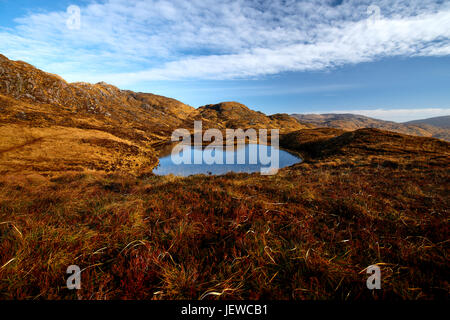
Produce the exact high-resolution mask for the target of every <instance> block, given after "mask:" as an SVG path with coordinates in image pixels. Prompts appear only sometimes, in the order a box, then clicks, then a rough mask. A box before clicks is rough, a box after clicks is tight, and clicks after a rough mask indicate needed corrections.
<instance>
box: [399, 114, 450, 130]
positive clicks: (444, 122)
mask: <svg viewBox="0 0 450 320" xmlns="http://www.w3.org/2000/svg"><path fill="white" fill-rule="evenodd" d="M404 124H406V125H421V124H427V125H431V126H434V127H438V128H442V129H450V116H443V117H433V118H428V119H420V120H413V121H408V122H404Z"/></svg>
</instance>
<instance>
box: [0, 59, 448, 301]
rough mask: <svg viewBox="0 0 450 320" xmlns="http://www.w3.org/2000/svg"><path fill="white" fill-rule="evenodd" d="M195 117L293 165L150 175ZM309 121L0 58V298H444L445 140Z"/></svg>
mask: <svg viewBox="0 0 450 320" xmlns="http://www.w3.org/2000/svg"><path fill="white" fill-rule="evenodd" d="M194 120H203V121H204V125H205V127H213V126H214V127H218V128H222V129H224V128H226V127H243V128H249V127H255V128H262V127H264V128H275V127H279V128H280V129H281V131H282V133H283V134H282V135H281V139H280V144H281V146H282V147H283V148H285V149H288V150H289V151H291V152H296V153H299V154H300V155H301V156H302V157H303V158H304V160H305V161H304V162H303V163H300V164H296V165H294V166H291V167H288V168H284V169H281V170H280V171H279V173H278V174H277V175H273V176H262V175H260V174H257V173H255V174H234V173H230V174H226V175H223V176H208V175H195V176H190V177H185V178H183V177H175V176H154V175H152V174H151V169H152V168H153V166H154V165H155V164H156V163H157V155H158V150H159V147H160V146H161V145H163V144H164V143H165V142H167V140H168V139H169V136H170V133H171V130H173V129H174V128H178V127H185V128H192V123H193V121H194ZM311 127H312V126H311V125H304V124H302V123H301V122H298V121H297V120H293V119H292V118H291V117H289V116H287V115H283V114H279V115H273V116H266V115H264V114H262V113H259V112H255V111H252V110H251V109H249V108H247V107H246V106H244V105H241V104H238V103H234V102H231V103H222V104H217V105H209V106H204V107H201V108H198V109H194V108H192V107H190V106H187V105H185V104H183V103H181V102H179V101H176V100H173V99H169V98H165V97H160V96H156V95H151V94H144V93H134V92H131V91H123V90H120V89H118V88H115V87H112V86H109V85H106V84H104V83H99V84H80V83H77V84H69V83H66V82H65V81H64V80H62V79H61V78H59V77H57V76H55V75H50V74H47V73H45V72H42V71H39V70H37V69H35V68H33V67H32V66H30V65H28V64H26V63H23V62H13V61H10V60H8V59H6V58H5V57H3V56H0V137H1V138H0V172H1V175H0V279H1V281H0V299H299V300H307V299H334V300H351V301H353V300H391V301H392V300H401V299H411V300H416V299H442V300H447V299H448V297H449V285H448V259H447V257H448V250H449V242H448V239H449V228H448V220H449V209H448V208H450V203H449V200H450V199H449V197H448V181H449V168H450V144H449V143H448V142H445V141H442V140H438V139H435V138H429V137H415V136H409V135H404V134H400V133H394V132H389V131H384V130H379V129H358V130H355V131H347V130H342V129H336V128H311ZM73 264H76V265H78V266H80V268H81V269H82V270H83V271H82V274H81V281H82V286H81V289H80V290H78V291H71V290H68V289H67V288H66V282H65V281H66V277H67V274H66V269H67V267H68V266H69V265H73ZM374 264H377V265H378V266H379V267H380V268H381V275H382V277H381V282H382V284H381V286H382V289H381V290H375V291H370V290H368V289H367V287H366V279H367V277H368V275H367V274H366V272H365V270H366V268H367V267H368V266H370V265H374Z"/></svg>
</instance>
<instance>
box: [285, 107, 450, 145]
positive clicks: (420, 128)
mask: <svg viewBox="0 0 450 320" xmlns="http://www.w3.org/2000/svg"><path fill="white" fill-rule="evenodd" d="M292 117H294V118H296V119H297V120H299V121H300V122H301V123H303V124H307V123H308V124H312V125H314V126H316V127H327V128H336V129H342V130H346V131H353V130H357V129H363V128H376V129H381V130H387V131H393V132H398V133H403V134H409V135H415V136H423V137H434V138H438V139H442V140H446V141H450V116H445V117H437V118H430V119H424V120H415V121H410V122H406V123H397V122H392V121H384V120H378V119H374V118H370V117H366V116H362V115H357V114H333V113H328V114H293V115H292Z"/></svg>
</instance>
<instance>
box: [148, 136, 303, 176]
mask: <svg viewBox="0 0 450 320" xmlns="http://www.w3.org/2000/svg"><path fill="white" fill-rule="evenodd" d="M220 149H222V148H219V150H217V149H215V150H214V151H212V150H211V149H210V150H207V149H205V148H203V147H194V146H190V145H187V146H184V149H183V151H181V150H180V152H178V153H176V154H177V155H178V156H179V157H183V156H184V157H185V158H186V157H187V158H189V159H191V161H189V162H190V163H186V162H187V161H185V163H179V164H177V163H176V162H177V161H175V162H174V160H173V158H172V154H171V151H172V150H171V149H170V150H168V151H167V150H166V152H164V153H162V155H161V157H160V158H159V164H158V166H157V167H156V168H155V169H153V173H154V174H156V175H168V174H173V175H177V176H189V175H193V174H212V175H222V174H226V173H227V172H246V173H253V172H261V169H263V170H264V169H265V168H266V169H267V168H269V167H270V163H273V162H269V163H268V162H267V157H268V158H271V157H272V156H274V153H276V152H278V166H277V167H278V168H280V169H281V168H284V167H288V166H292V165H294V164H296V163H300V162H302V159H301V158H299V157H298V156H296V155H293V154H291V153H289V152H287V151H285V150H282V149H279V148H277V147H274V146H266V145H261V144H256V143H255V144H246V145H244V146H235V147H234V151H227V150H226V148H225V147H224V148H223V149H222V150H220ZM205 152H207V154H205ZM185 153H186V154H185ZM261 154H263V155H267V157H266V158H264V157H263V161H261ZM188 155H189V156H188ZM211 155H212V156H214V158H215V159H220V158H221V159H222V161H221V162H222V163H223V164H220V162H219V163H217V162H218V161H216V163H212V164H208V163H205V161H204V160H201V161H200V162H201V163H200V164H194V159H206V158H207V157H208V156H209V157H210V156H211ZM231 159H234V161H232V162H230V160H231ZM243 159H245V161H243ZM264 159H265V160H264ZM238 160H239V161H238ZM197 162H198V161H197ZM230 163H232V164H230Z"/></svg>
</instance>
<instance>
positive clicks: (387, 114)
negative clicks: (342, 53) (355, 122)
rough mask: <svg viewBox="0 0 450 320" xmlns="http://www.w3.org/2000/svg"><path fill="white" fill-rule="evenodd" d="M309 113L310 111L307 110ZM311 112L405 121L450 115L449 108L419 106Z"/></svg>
mask: <svg viewBox="0 0 450 320" xmlns="http://www.w3.org/2000/svg"><path fill="white" fill-rule="evenodd" d="M308 113H311V112H308ZM312 113H313V114H322V113H337V114H343V113H352V114H360V115H363V116H366V117H371V118H375V119H380V120H386V121H395V122H406V121H412V120H419V119H425V118H432V117H440V116H448V115H450V108H421V109H366V110H351V109H347V110H334V111H324V112H320V111H318V112H312Z"/></svg>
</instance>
